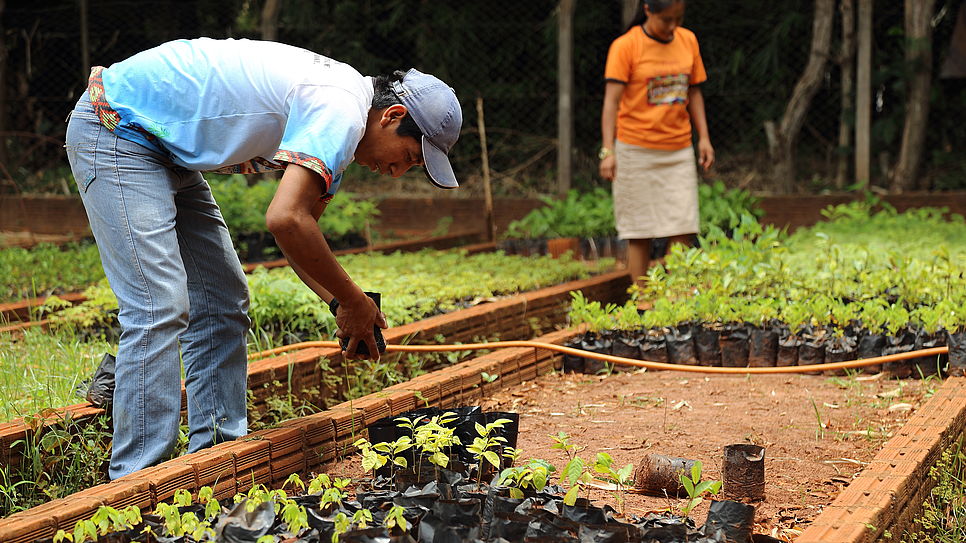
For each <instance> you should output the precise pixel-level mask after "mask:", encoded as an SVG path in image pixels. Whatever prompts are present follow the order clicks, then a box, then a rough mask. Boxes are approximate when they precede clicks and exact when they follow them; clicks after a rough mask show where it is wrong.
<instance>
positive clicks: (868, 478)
mask: <svg viewBox="0 0 966 543" xmlns="http://www.w3.org/2000/svg"><path fill="white" fill-rule="evenodd" d="M964 429H966V377H949V378H947V379H946V381H945V382H944V383H943V384H942V386H941V387H939V390H938V391H936V393H935V394H934V395H933V396H932V398H930V399H929V400H928V401H927V402H926V403H925V404H924V405H923V406H922V407H920V408H919V410H918V411H916V412H915V413H914V414H913V415H912V417H910V418H909V420H908V421H906V423H905V424H904V425H903V426H902V428H900V429H899V430H898V432H896V435H895V436H893V437H892V438H891V439H890V440H889V441H887V442H886V444H885V445H884V446H883V447H882V449H880V450H879V452H878V453H877V454H876V455H875V457H874V458H873V459H872V461H871V462H870V463H869V465H867V466H866V467H865V469H863V470H862V471H861V472H860V473H859V476H858V477H856V478H855V479H854V480H853V481H852V482H851V483H850V484H849V486H847V487H846V488H845V489H844V490H843V491H842V493H841V494H839V495H838V497H837V498H836V499H835V501H834V502H832V504H831V505H829V506H828V507H826V508H825V509H824V510H823V511H822V513H821V514H820V515H819V516H818V518H816V519H815V521H814V522H813V523H812V524H810V525H809V526H808V527H807V528H805V530H804V531H803V532H802V534H801V535H800V536H798V538H796V539H795V541H796V543H819V542H821V543H871V542H873V541H881V540H883V539H884V538H885V532H887V531H888V532H890V533H891V534H892V536H893V537H899V536H901V534H902V533H903V531H904V530H906V529H908V528H910V527H912V521H913V519H914V518H915V517H916V516H917V515H918V514H919V513H920V512H921V510H922V502H923V500H924V499H925V497H926V496H927V495H928V493H929V492H930V491H931V490H932V488H933V487H934V486H935V485H934V483H933V481H932V480H931V479H930V478H929V468H931V467H932V466H934V465H936V463H937V462H938V460H939V458H940V456H941V455H942V453H943V451H945V450H946V449H948V448H949V447H950V446H951V445H952V444H953V443H954V442H955V441H956V440H957V439H959V438H960V437H961V436H962V435H963V432H964Z"/></svg>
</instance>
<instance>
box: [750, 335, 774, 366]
mask: <svg viewBox="0 0 966 543" xmlns="http://www.w3.org/2000/svg"><path fill="white" fill-rule="evenodd" d="M777 358H778V329H777V328H775V327H774V326H766V327H764V328H759V327H757V326H752V327H751V331H750V332H749V334H748V365H749V366H751V367H752V368H766V367H770V366H774V365H775V361H776V360H777Z"/></svg>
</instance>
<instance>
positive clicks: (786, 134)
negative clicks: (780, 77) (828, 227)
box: [769, 0, 835, 193]
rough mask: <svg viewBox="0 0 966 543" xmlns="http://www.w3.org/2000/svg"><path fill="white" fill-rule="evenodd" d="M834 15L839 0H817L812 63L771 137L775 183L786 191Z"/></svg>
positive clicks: (826, 53)
mask: <svg viewBox="0 0 966 543" xmlns="http://www.w3.org/2000/svg"><path fill="white" fill-rule="evenodd" d="M834 16H835V0H816V1H815V15H814V19H813V21H812V45H811V50H810V52H809V56H808V63H807V64H806V65H805V69H804V70H803V71H802V75H801V77H799V79H798V82H797V83H796V84H795V89H794V90H793V91H792V96H791V98H789V100H788V106H786V107H785V113H784V115H782V118H781V121H780V122H779V123H778V126H776V127H775V128H774V137H773V138H769V151H770V153H771V159H772V161H773V163H774V167H773V177H774V181H775V186H776V187H778V188H779V190H780V191H781V192H784V193H790V192H792V190H793V188H794V186H795V144H796V143H797V141H798V134H799V132H801V130H802V124H804V122H805V114H806V113H808V106H809V104H810V103H811V101H812V97H814V96H815V93H816V92H817V91H818V88H819V85H821V83H822V76H823V74H824V73H825V65H826V63H827V62H828V57H829V47H830V45H829V44H830V43H831V40H832V21H833V20H834V18H835V17H834Z"/></svg>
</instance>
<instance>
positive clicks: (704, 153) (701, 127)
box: [688, 85, 714, 171]
mask: <svg viewBox="0 0 966 543" xmlns="http://www.w3.org/2000/svg"><path fill="white" fill-rule="evenodd" d="M688 113H689V114H690V115H691V126H692V127H694V131H695V132H697V134H698V163H699V164H701V167H702V168H704V170H705V171H708V168H710V167H711V165H712V164H714V147H712V146H711V137H710V136H708V118H707V117H706V116H705V113H704V95H703V94H701V88H700V87H698V86H696V85H695V86H691V87H689V88H688Z"/></svg>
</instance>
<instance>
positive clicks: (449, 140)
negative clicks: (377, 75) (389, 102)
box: [392, 68, 463, 189]
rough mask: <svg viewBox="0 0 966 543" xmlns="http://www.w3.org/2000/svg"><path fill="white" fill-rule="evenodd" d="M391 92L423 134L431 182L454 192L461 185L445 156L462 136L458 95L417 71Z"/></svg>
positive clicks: (406, 77)
mask: <svg viewBox="0 0 966 543" xmlns="http://www.w3.org/2000/svg"><path fill="white" fill-rule="evenodd" d="M392 90H393V92H394V93H396V96H398V97H399V100H400V102H402V105H404V106H406V109H407V110H409V114H410V115H412V116H413V120H414V121H416V126H418V127H419V131H420V132H422V133H423V142H422V145H423V163H424V164H425V165H426V173H427V174H428V176H429V180H430V181H432V183H433V184H434V185H436V186H437V187H440V188H444V189H455V188H456V187H458V186H459V183H457V182H456V174H454V173H453V166H452V165H451V164H450V163H449V157H448V156H446V155H447V153H449V150H450V149H451V148H452V147H453V144H455V143H456V140H457V139H458V138H459V137H460V127H462V126H463V112H462V110H460V102H459V100H458V99H457V98H456V92H455V91H454V90H453V89H452V88H450V87H449V85H447V84H446V83H443V82H442V81H440V80H439V79H438V78H436V77H433V76H431V75H429V74H424V73H422V72H420V71H419V70H417V69H415V68H413V69H410V70H409V71H408V72H406V75H405V76H404V77H403V78H402V81H393V83H392Z"/></svg>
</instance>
